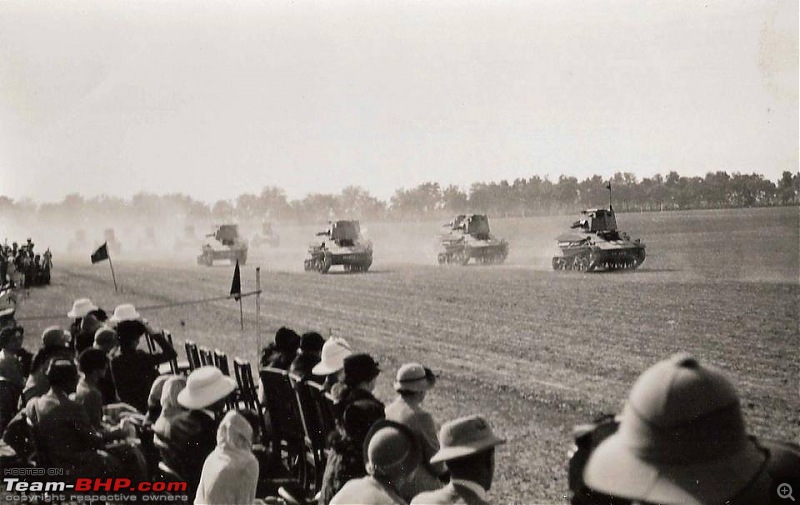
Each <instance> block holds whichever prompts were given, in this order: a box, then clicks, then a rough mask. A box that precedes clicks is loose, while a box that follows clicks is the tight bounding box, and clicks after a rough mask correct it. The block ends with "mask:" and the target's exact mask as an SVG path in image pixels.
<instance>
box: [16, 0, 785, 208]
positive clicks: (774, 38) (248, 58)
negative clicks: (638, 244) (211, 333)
mask: <svg viewBox="0 0 800 505" xmlns="http://www.w3.org/2000/svg"><path fill="white" fill-rule="evenodd" d="M670 170H676V171H678V172H679V173H681V174H683V175H704V174H705V173H706V172H708V171H714V170H726V171H728V172H729V173H732V172H736V171H739V172H747V173H750V172H754V171H756V172H759V173H763V174H764V175H765V176H766V177H768V178H769V179H772V180H777V178H778V177H779V176H780V173H781V171H783V170H790V171H797V170H798V2H797V0H785V1H783V0H779V1H736V0H708V1H702V0H696V1H676V0H670V1H664V0H655V1H647V0H602V1H600V0H595V1H587V0H523V1H474V0H464V1H449V0H448V1H438V0H425V1H410V0H405V1H382V0H367V1H330V0H325V1H310V0H309V1H302V0H300V1H278V0H274V1H267V0H263V1H241V0H237V1H225V2H223V1H213V2H212V1H199V0H186V1H177V0H163V1H158V2H153V1H141V0H135V1H134V0H126V1H122V0H117V1H114V0H96V1H95V0H75V1H63V0H53V1H35V0H16V1H8V0H0V194H5V195H9V196H11V197H13V198H23V197H30V198H33V199H34V200H36V201H39V202H42V201H55V200H61V199H62V198H63V197H64V195H66V194H68V193H71V192H80V193H82V194H84V195H86V196H94V195H97V194H102V193H106V194H114V195H119V196H124V197H129V196H130V195H132V194H134V193H136V192H138V191H141V190H145V191H150V192H155V193H159V194H163V193H170V192H183V193H187V194H190V195H192V196H194V197H196V198H200V199H203V200H205V201H213V200H216V199H220V198H232V197H234V196H236V195H238V194H240V193H243V192H255V193H257V192H259V191H260V189H261V188H262V187H263V186H265V185H276V186H280V187H283V188H284V189H285V190H286V191H287V193H288V194H289V196H290V197H291V198H300V197H302V196H304V195H305V194H307V193H310V192H338V191H339V190H341V188H343V187H344V186H347V185H360V186H362V187H364V188H366V189H367V190H369V191H370V192H372V193H373V194H374V195H376V196H378V197H380V198H382V199H387V198H388V197H390V196H391V194H392V193H393V192H394V190H395V189H397V188H400V187H406V188H408V187H412V186H415V185H417V184H419V183H421V182H425V181H437V182H439V183H441V184H451V183H452V184H458V185H461V186H462V188H464V189H468V185H469V184H470V183H472V182H475V181H490V180H500V179H503V178H505V179H508V180H513V179H514V178H516V177H530V176H532V175H535V174H538V175H540V176H545V175H549V176H550V177H551V179H557V178H558V176H559V175H560V174H567V175H574V176H577V177H579V178H581V177H585V176H587V175H589V174H593V173H599V174H604V175H610V174H613V173H614V172H615V171H631V172H634V173H636V174H637V175H639V176H640V177H643V176H651V175H653V174H655V173H666V172H668V171H670Z"/></svg>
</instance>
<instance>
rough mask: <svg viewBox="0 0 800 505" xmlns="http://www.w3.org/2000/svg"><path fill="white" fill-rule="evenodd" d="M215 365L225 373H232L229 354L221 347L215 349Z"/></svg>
mask: <svg viewBox="0 0 800 505" xmlns="http://www.w3.org/2000/svg"><path fill="white" fill-rule="evenodd" d="M214 366H215V367H217V368H219V369H220V370H221V371H222V373H224V374H225V375H230V374H231V370H230V367H229V366H228V355H227V354H225V353H224V352H222V351H220V350H219V349H214ZM251 375H252V373H251Z"/></svg>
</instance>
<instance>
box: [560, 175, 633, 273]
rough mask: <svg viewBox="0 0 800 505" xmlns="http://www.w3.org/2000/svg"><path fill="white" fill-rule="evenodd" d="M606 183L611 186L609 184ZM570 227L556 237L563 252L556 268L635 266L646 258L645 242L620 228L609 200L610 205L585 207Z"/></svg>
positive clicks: (612, 268) (591, 268) (615, 268)
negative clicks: (569, 229) (579, 217)
mask: <svg viewBox="0 0 800 505" xmlns="http://www.w3.org/2000/svg"><path fill="white" fill-rule="evenodd" d="M606 187H607V188H608V189H609V191H610V190H611V188H610V185H609V186H606ZM609 199H610V197H609ZM571 229H572V230H574V231H570V232H567V233H562V234H561V235H559V236H558V237H557V238H556V240H558V247H559V248H560V249H561V256H554V257H553V269H554V270H583V271H587V272H594V271H598V270H622V269H631V270H632V269H635V268H638V267H639V265H641V264H642V262H643V261H644V258H645V246H644V244H643V243H642V242H641V240H639V239H636V240H632V239H631V238H630V236H628V234H627V233H625V232H620V231H619V230H617V218H616V214H615V213H614V209H613V207H612V206H611V204H610V203H609V206H608V209H587V210H584V211H583V212H582V217H581V219H579V220H578V221H575V222H574V223H573V224H572V226H571Z"/></svg>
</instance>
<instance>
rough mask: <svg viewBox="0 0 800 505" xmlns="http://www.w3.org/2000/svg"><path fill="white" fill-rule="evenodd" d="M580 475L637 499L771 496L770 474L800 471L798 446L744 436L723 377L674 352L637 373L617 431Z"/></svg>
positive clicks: (755, 499) (774, 478) (775, 478)
mask: <svg viewBox="0 0 800 505" xmlns="http://www.w3.org/2000/svg"><path fill="white" fill-rule="evenodd" d="M583 478H584V481H585V483H586V485H588V487H589V488H591V489H594V490H597V491H600V492H602V493H605V494H607V495H610V496H612V497H620V498H625V499H628V500H632V501H635V502H646V503H661V504H678V503H692V504H701V505H705V504H720V503H726V504H731V505H734V504H735V505H743V504H755V503H770V500H771V497H772V495H773V494H775V493H776V487H775V485H774V482H782V480H791V479H798V478H800V452H798V451H797V450H796V449H793V448H792V447H791V446H789V445H788V444H779V443H770V444H765V443H762V442H760V441H758V440H756V439H753V438H750V437H748V436H747V433H746V431H745V427H744V420H743V417H742V412H741V408H740V406H739V398H738V396H737V394H736V391H735V389H734V387H733V385H732V384H731V382H730V381H729V380H728V378H727V377H725V375H724V374H723V373H722V371H720V370H719V369H717V368H714V367H711V366H708V365H701V364H700V363H699V362H698V361H697V360H696V359H695V358H693V357H691V356H689V355H687V354H677V355H675V356H673V357H671V358H669V359H667V360H665V361H661V362H660V363H657V364H655V365H653V366H652V367H651V368H650V369H648V370H647V371H645V372H644V373H643V374H642V375H641V376H640V377H639V378H638V379H637V381H636V383H635V384H634V385H633V388H632V389H631V392H630V396H629V397H628V402H627V404H626V406H625V410H624V411H623V413H622V417H621V419H620V424H619V429H618V431H617V432H616V433H614V434H613V435H611V436H609V437H608V438H606V439H605V440H604V441H603V442H601V443H600V445H599V446H598V447H597V448H596V449H595V450H594V452H593V453H592V454H591V456H590V457H589V461H588V463H587V464H586V468H585V470H584V472H583Z"/></svg>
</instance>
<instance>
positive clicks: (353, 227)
mask: <svg viewBox="0 0 800 505" xmlns="http://www.w3.org/2000/svg"><path fill="white" fill-rule="evenodd" d="M317 236H318V237H324V238H323V240H322V241H321V242H316V243H314V244H311V245H310V246H309V248H308V255H309V257H308V258H306V260H305V261H304V262H303V267H304V269H305V271H306V272H319V273H323V274H324V273H327V272H328V270H330V269H331V267H332V266H334V265H342V266H343V267H344V270H345V272H366V271H367V270H369V267H370V266H371V265H372V242H370V241H369V240H367V239H365V238H364V237H363V236H362V235H361V226H360V225H359V223H358V221H329V225H328V229H327V230H326V231H321V232H319V233H317Z"/></svg>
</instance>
